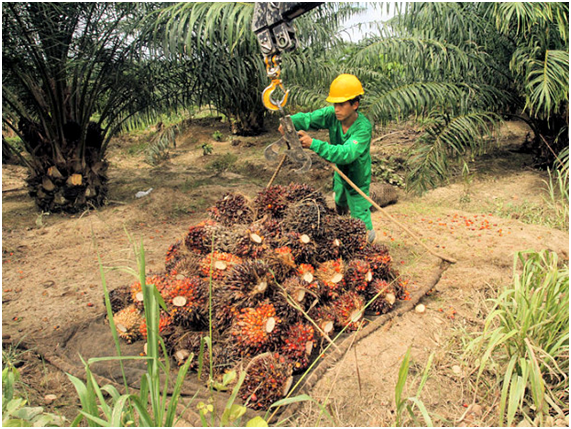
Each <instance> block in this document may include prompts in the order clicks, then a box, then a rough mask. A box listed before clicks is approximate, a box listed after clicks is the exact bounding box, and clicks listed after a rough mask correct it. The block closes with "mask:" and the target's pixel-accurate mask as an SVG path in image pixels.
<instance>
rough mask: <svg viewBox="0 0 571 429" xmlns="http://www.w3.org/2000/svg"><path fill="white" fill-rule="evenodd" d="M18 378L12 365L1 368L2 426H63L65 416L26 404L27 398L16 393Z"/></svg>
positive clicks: (18, 375) (16, 371)
mask: <svg viewBox="0 0 571 429" xmlns="http://www.w3.org/2000/svg"><path fill="white" fill-rule="evenodd" d="M2 357H4V353H2ZM3 365H4V362H3ZM19 379H20V373H19V372H18V370H17V369H16V368H15V367H14V366H11V365H6V367H5V368H3V369H2V426H3V427H27V426H34V427H44V426H63V425H64V424H65V418H63V417H61V416H58V415H56V414H52V413H46V412H45V411H44V409H43V408H42V407H29V406H27V400H26V399H24V398H21V397H20V396H18V395H17V394H16V389H15V387H16V383H17V382H18V380H19Z"/></svg>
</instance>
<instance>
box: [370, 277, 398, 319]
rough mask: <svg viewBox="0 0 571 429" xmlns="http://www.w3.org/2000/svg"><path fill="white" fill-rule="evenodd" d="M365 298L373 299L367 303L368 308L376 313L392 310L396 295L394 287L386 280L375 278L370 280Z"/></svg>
mask: <svg viewBox="0 0 571 429" xmlns="http://www.w3.org/2000/svg"><path fill="white" fill-rule="evenodd" d="M367 299H368V300H372V299H374V301H373V302H372V303H371V304H370V305H369V307H368V309H370V310H372V311H374V312H375V313H376V314H385V313H388V312H389V311H391V310H392V308H393V306H394V304H395V302H396V300H397V297H396V292H395V288H394V287H393V285H392V284H391V283H388V282H387V281H386V280H381V279H375V280H373V281H372V282H371V285H370V287H369V290H368V291H367Z"/></svg>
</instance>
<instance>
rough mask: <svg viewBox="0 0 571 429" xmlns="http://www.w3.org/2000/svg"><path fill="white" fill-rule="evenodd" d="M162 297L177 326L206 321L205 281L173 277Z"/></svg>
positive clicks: (195, 277)
mask: <svg viewBox="0 0 571 429" xmlns="http://www.w3.org/2000/svg"><path fill="white" fill-rule="evenodd" d="M161 295H162V297H163V299H164V301H165V303H166V305H167V307H168V309H169V312H170V314H171V316H172V317H173V320H174V321H175V322H176V323H177V324H182V325H184V326H189V325H190V324H192V323H194V322H200V321H204V320H205V319H206V312H207V307H208V306H207V301H208V299H207V298H208V294H207V287H206V283H205V281H204V279H202V278H200V277H198V276H193V277H184V276H182V275H177V276H176V277H171V279H170V281H169V282H168V285H167V286H166V288H165V289H164V290H163V292H162V294H161Z"/></svg>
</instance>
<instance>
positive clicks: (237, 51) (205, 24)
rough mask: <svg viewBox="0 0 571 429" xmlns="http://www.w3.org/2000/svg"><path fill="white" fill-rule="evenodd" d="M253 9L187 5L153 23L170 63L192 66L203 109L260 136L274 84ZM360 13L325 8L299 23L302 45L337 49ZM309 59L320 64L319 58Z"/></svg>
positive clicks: (355, 9)
mask: <svg viewBox="0 0 571 429" xmlns="http://www.w3.org/2000/svg"><path fill="white" fill-rule="evenodd" d="M253 10H254V4H253V3H240V2H216V3H212V2H186V3H177V4H174V5H172V6H170V7H167V8H165V9H162V10H161V11H158V12H156V13H155V14H153V16H151V17H150V19H149V20H148V23H149V26H150V27H151V28H152V31H153V35H154V36H153V37H154V39H155V40H156V41H158V42H159V43H161V45H162V47H163V48H164V50H165V52H167V53H169V54H170V55H171V57H170V58H172V59H178V60H180V59H184V60H185V61H186V62H187V63H188V64H189V72H190V73H193V74H194V75H195V77H196V81H197V86H196V92H197V94H199V99H200V102H201V104H212V105H213V106H215V108H216V109H217V110H218V111H219V112H221V113H223V114H224V115H226V116H227V117H228V118H229V120H230V122H231V124H232V131H233V132H234V133H235V134H240V135H251V134H259V133H260V132H261V131H262V130H263V128H264V127H263V124H264V117H265V115H266V109H265V108H264V106H263V104H262V103H261V93H262V91H263V89H264V88H265V87H266V86H267V85H268V84H269V80H268V78H267V75H266V70H265V65H264V63H263V61H262V55H261V51H260V48H259V46H258V42H257V39H256V37H255V35H254V34H253V32H252V31H251V20H252V14H253ZM360 10H361V7H359V6H355V5H352V4H349V3H347V4H341V5H339V4H326V5H323V6H321V7H320V8H318V9H316V10H313V11H311V12H310V13H308V14H306V15H305V16H302V17H300V18H298V19H297V20H296V21H294V25H295V26H296V27H297V29H298V35H299V39H300V41H301V44H302V46H303V45H307V44H309V43H311V44H312V45H313V46H314V47H315V48H317V47H321V48H323V49H324V48H325V47H328V46H332V45H334V44H335V43H336V42H337V41H338V40H339V37H338V29H339V26H340V25H341V23H342V22H343V20H344V19H346V18H347V17H349V16H351V15H352V14H354V13H356V12H358V11H360ZM296 55H297V53H296V52H294V53H293V54H292V56H296ZM304 60H305V61H306V62H307V63H310V64H313V65H314V66H316V67H317V66H318V65H319V64H318V63H317V62H316V61H315V59H314V58H307V57H305V58H304ZM284 73H287V67H284Z"/></svg>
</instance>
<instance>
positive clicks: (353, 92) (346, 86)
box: [326, 74, 365, 103]
mask: <svg viewBox="0 0 571 429" xmlns="http://www.w3.org/2000/svg"><path fill="white" fill-rule="evenodd" d="M364 93H365V91H363V85H361V82H360V81H359V79H357V76H353V75H352V74H340V75H339V76H337V77H336V78H335V80H333V82H331V88H329V97H327V99H326V101H327V102H329V103H344V102H345V101H347V100H352V99H353V98H355V97H357V96H358V95H363V94H364Z"/></svg>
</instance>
